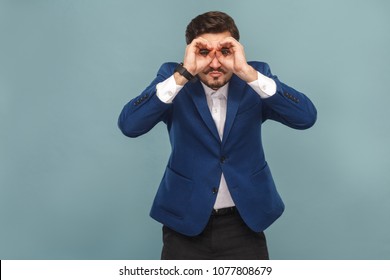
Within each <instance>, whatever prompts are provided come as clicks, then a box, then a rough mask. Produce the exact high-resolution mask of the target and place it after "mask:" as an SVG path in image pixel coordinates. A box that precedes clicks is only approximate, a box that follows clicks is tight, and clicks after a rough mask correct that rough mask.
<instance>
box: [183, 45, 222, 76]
mask: <svg viewBox="0 0 390 280" xmlns="http://www.w3.org/2000/svg"><path fill="white" fill-rule="evenodd" d="M214 57H215V50H214V49H213V47H212V46H211V44H210V43H209V41H207V40H206V39H204V38H202V37H198V38H196V39H194V40H193V41H192V42H191V44H189V45H188V46H187V48H186V52H185V56H184V61H183V66H184V67H185V68H186V69H187V71H188V72H190V73H191V74H192V75H193V76H195V75H197V74H198V73H199V72H201V71H202V70H203V69H205V68H206V67H207V66H208V65H209V64H210V63H211V61H212V60H213V58H214Z"/></svg>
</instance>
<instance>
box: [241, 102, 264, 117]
mask: <svg viewBox="0 0 390 280" xmlns="http://www.w3.org/2000/svg"><path fill="white" fill-rule="evenodd" d="M260 117H261V110H260V107H259V106H258V104H255V105H253V106H251V107H250V108H248V109H247V108H245V109H244V110H243V111H238V112H237V115H236V120H237V121H243V120H248V119H256V118H260Z"/></svg>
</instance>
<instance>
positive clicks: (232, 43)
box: [216, 37, 257, 83]
mask: <svg viewBox="0 0 390 280" xmlns="http://www.w3.org/2000/svg"><path fill="white" fill-rule="evenodd" d="M216 57H217V59H218V61H219V62H220V63H221V64H222V66H224V67H225V68H226V69H227V70H229V71H232V72H233V73H234V74H236V75H237V76H238V77H240V78H241V79H242V80H244V81H246V82H248V83H249V82H253V81H255V80H257V71H256V70H255V69H254V68H253V67H252V66H250V65H249V64H248V63H247V61H246V58H245V52H244V47H243V46H242V45H241V44H240V43H239V42H238V41H237V40H236V39H234V38H233V37H227V38H225V39H223V40H222V41H220V42H219V43H218V47H217V51H216Z"/></svg>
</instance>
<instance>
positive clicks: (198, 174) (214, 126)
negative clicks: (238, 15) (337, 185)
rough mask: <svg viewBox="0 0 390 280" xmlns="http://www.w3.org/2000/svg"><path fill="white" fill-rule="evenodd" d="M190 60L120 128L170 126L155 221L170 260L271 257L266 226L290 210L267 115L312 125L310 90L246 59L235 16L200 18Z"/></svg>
mask: <svg viewBox="0 0 390 280" xmlns="http://www.w3.org/2000/svg"><path fill="white" fill-rule="evenodd" d="M186 40H187V47H186V50H185V55H184V60H183V63H182V64H178V63H166V64H163V65H162V66H161V68H160V70H159V71H158V73H157V77H156V78H155V79H154V80H153V81H152V83H151V84H150V85H149V86H148V87H147V88H146V89H145V90H144V91H143V92H142V93H141V95H139V96H138V97H136V98H134V99H133V100H131V101H130V102H129V103H128V104H127V105H126V106H125V107H124V108H123V111H122V113H121V115H120V117H119V127H120V129H121V130H122V132H123V133H124V134H125V135H127V136H129V137H137V136H140V135H142V134H144V133H146V132H148V131H149V130H150V129H152V128H153V126H154V125H156V124H157V123H158V122H160V121H163V122H164V123H165V124H166V125H167V129H168V133H169V137H170V142H171V146H172V153H171V155H170V158H169V161H168V164H167V167H166V171H165V174H164V177H163V179H162V181H161V184H160V186H159V189H158V191H157V194H156V197H155V200H154V203H153V206H152V209H151V213H150V215H151V217H153V218H154V219H156V220H157V221H159V222H161V223H162V224H163V225H164V226H163V243H164V244H163V250H162V255H161V258H162V259H268V258H269V257H268V250H267V245H266V240H265V236H264V233H263V231H264V230H265V229H266V228H267V227H268V226H270V225H271V224H272V223H273V222H274V221H275V220H276V219H277V218H278V217H279V216H280V215H281V214H282V212H283V210H284V204H283V202H282V200H281V198H280V196H279V194H278V193H277V190H276V188H275V185H274V182H273V179H272V175H271V173H270V169H269V167H268V165H267V162H266V161H265V158H264V152H263V148H262V143H261V124H262V123H263V122H264V121H266V120H267V119H272V120H275V121H278V122H281V123H283V124H285V125H287V126H289V127H292V128H296V129H306V128H309V127H311V126H312V125H313V124H314V123H315V121H316V114H317V113H316V109H315V107H314V105H313V104H312V103H311V101H310V100H309V99H308V98H307V97H306V96H305V95H303V94H302V93H300V92H298V91H296V90H295V89H293V88H291V87H289V86H287V85H286V84H283V83H282V82H280V81H279V80H278V78H277V77H276V76H273V75H272V74H271V71H270V68H269V66H268V65H267V64H266V63H262V62H247V61H246V58H245V53H244V48H243V46H242V45H241V44H240V43H239V31H238V29H237V27H236V25H235V23H234V21H233V19H232V18H231V17H230V16H228V15H227V14H225V13H222V12H208V13H205V14H202V15H199V16H197V17H196V18H194V19H193V20H192V21H191V22H190V24H189V25H188V26H187V30H186Z"/></svg>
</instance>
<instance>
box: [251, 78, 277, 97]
mask: <svg viewBox="0 0 390 280" xmlns="http://www.w3.org/2000/svg"><path fill="white" fill-rule="evenodd" d="M248 85H250V86H251V87H252V88H253V89H254V91H256V92H257V94H258V95H260V97H261V98H268V97H271V96H272V95H274V94H275V93H276V83H275V81H274V80H272V79H271V78H269V77H267V76H264V75H263V74H261V73H260V72H257V80H255V81H253V82H250V83H248Z"/></svg>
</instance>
